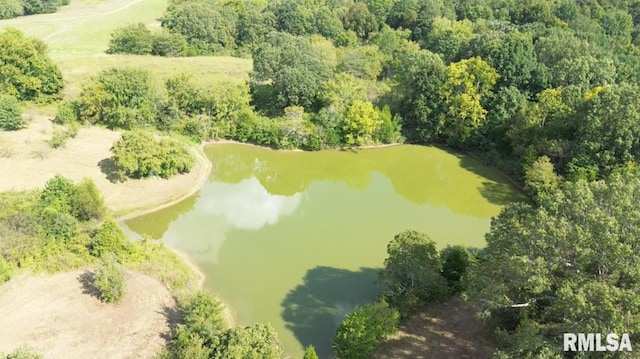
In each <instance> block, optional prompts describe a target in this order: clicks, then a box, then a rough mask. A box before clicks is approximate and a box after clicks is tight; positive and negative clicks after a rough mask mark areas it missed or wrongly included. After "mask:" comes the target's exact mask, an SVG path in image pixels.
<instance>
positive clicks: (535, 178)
mask: <svg viewBox="0 0 640 359" xmlns="http://www.w3.org/2000/svg"><path fill="white" fill-rule="evenodd" d="M560 180H561V179H560V177H559V176H558V175H557V174H556V173H555V171H554V168H553V163H551V160H549V157H547V156H542V157H540V158H538V159H537V160H536V161H535V162H534V163H533V164H532V165H531V167H529V168H526V169H525V173H524V188H525V189H526V190H527V191H528V192H529V194H531V195H533V196H536V197H537V196H540V195H546V194H549V193H551V192H553V191H555V190H556V189H557V188H558V186H559V184H560Z"/></svg>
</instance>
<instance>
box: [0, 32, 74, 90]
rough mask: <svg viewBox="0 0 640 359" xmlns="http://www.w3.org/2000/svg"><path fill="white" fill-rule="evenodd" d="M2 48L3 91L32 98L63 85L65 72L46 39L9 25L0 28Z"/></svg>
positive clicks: (1, 72) (0, 56)
mask: <svg viewBox="0 0 640 359" xmlns="http://www.w3.org/2000/svg"><path fill="white" fill-rule="evenodd" d="M0 48H1V49H2V51H0V74H2V81H0V93H4V94H8V95H11V96H15V97H17V98H18V99H20V100H31V99H35V98H37V97H41V96H51V95H56V94H57V93H58V92H59V91H60V90H61V89H62V74H61V73H60V70H59V69H58V68H57V67H56V65H55V64H54V63H53V61H51V59H50V58H49V57H48V56H47V55H46V48H47V46H46V45H45V44H44V43H43V42H42V41H40V40H34V39H30V38H28V37H26V36H25V35H24V34H23V33H22V32H20V31H18V30H16V29H7V30H5V31H3V32H0Z"/></svg>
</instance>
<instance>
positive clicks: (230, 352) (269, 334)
mask: <svg viewBox="0 0 640 359" xmlns="http://www.w3.org/2000/svg"><path fill="white" fill-rule="evenodd" d="M281 354H282V350H281V349H280V346H279V345H278V335H277V334H276V331H275V330H273V328H272V327H271V326H270V325H268V324H267V325H265V324H254V325H252V326H250V327H246V328H232V329H229V330H227V331H226V332H225V334H224V335H223V336H222V343H221V345H220V347H219V349H218V350H216V351H215V352H214V354H213V356H212V357H213V358H214V359H226V358H246V359H279V358H280V355H281Z"/></svg>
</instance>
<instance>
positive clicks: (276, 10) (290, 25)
mask: <svg viewBox="0 0 640 359" xmlns="http://www.w3.org/2000/svg"><path fill="white" fill-rule="evenodd" d="M270 8H271V9H272V11H273V14H274V15H275V18H276V24H277V25H276V29H277V30H278V31H282V32H286V33H288V34H291V35H295V36H302V35H309V34H311V33H313V30H314V11H313V5H312V4H311V3H310V2H308V1H306V0H295V1H282V2H276V3H274V4H273V6H270Z"/></svg>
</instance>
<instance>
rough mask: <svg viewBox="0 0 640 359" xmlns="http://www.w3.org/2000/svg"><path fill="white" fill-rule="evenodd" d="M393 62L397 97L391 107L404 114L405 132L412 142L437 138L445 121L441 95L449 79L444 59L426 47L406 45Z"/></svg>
mask: <svg viewBox="0 0 640 359" xmlns="http://www.w3.org/2000/svg"><path fill="white" fill-rule="evenodd" d="M394 62H395V63H394V64H393V67H392V70H393V72H394V73H395V74H396V76H395V79H396V81H397V85H396V87H395V89H394V93H396V94H397V95H396V96H398V98H397V100H395V101H394V102H395V104H394V106H393V108H392V109H393V110H395V111H396V112H398V113H399V114H400V116H402V119H403V123H402V130H403V133H404V134H405V136H406V137H407V138H408V139H409V140H413V141H420V142H430V141H435V140H437V139H438V138H439V134H440V133H441V131H442V127H443V125H444V121H445V116H444V114H445V111H444V109H443V106H444V103H443V101H442V99H441V97H440V91H441V89H442V88H443V87H444V83H445V81H446V71H445V70H446V67H445V65H444V62H443V61H442V58H441V57H440V56H438V55H436V54H434V53H432V52H430V51H427V50H417V49H415V48H413V47H405V48H403V49H401V51H398V53H397V54H396V60H395V61H394Z"/></svg>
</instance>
